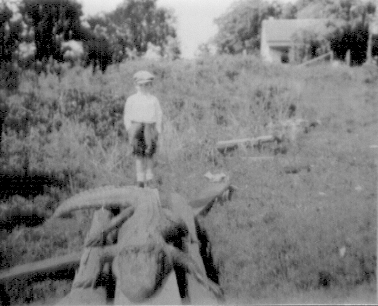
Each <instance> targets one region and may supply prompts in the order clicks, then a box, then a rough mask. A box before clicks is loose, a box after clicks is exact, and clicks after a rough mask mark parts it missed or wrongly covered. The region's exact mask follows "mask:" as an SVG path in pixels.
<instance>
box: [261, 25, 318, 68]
mask: <svg viewBox="0 0 378 306" xmlns="http://www.w3.org/2000/svg"><path fill="white" fill-rule="evenodd" d="M324 26H325V20H324V19H266V20H263V22H262V29H261V45H260V53H261V56H262V58H263V59H264V60H265V61H267V62H270V63H282V62H290V61H292V60H293V58H294V47H295V43H294V41H293V39H292V38H293V35H294V34H295V33H296V32H298V31H300V30H305V29H311V30H316V29H320V28H324Z"/></svg>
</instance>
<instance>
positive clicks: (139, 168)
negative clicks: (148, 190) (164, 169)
mask: <svg viewBox="0 0 378 306" xmlns="http://www.w3.org/2000/svg"><path fill="white" fill-rule="evenodd" d="M135 169H136V179H137V182H144V180H145V175H144V165H143V159H142V158H137V159H136V160H135Z"/></svg>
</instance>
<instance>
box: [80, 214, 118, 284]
mask: <svg viewBox="0 0 378 306" xmlns="http://www.w3.org/2000/svg"><path fill="white" fill-rule="evenodd" d="M110 218H111V213H110V212H109V211H108V210H106V209H100V210H97V211H95V212H94V214H93V219H92V224H91V228H90V229H89V232H88V234H87V236H86V239H85V240H86V241H88V239H89V238H90V237H91V236H92V235H93V234H95V233H98V232H100V231H101V229H103V228H105V227H106V226H107V225H108V223H109V222H110ZM104 239H105V237H104ZM85 244H86V243H85ZM104 244H105V240H104V241H103V242H102V245H104ZM102 251H103V248H99V247H95V248H93V247H89V248H85V249H84V252H83V255H82V256H81V259H80V267H79V270H78V271H77V273H76V275H75V279H74V282H73V284H72V288H88V287H91V288H93V287H94V285H95V282H96V280H97V277H98V275H99V274H100V272H101V268H102V267H101V265H100V262H101V257H102Z"/></svg>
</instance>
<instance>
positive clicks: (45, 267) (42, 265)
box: [0, 252, 82, 282]
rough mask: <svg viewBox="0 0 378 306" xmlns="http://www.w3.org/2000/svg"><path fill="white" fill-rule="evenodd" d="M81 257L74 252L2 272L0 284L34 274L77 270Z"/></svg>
mask: <svg viewBox="0 0 378 306" xmlns="http://www.w3.org/2000/svg"><path fill="white" fill-rule="evenodd" d="M81 256H82V252H76V253H72V254H68V255H64V256H59V257H55V258H49V259H45V260H41V261H37V262H32V263H27V264H24V265H19V266H16V267H14V268H10V269H6V270H2V271H1V274H0V282H7V281H11V280H12V279H15V278H23V279H30V278H33V277H34V276H35V275H36V274H38V275H44V274H50V273H54V272H56V271H59V270H68V269H72V268H77V267H78V266H79V263H80V258H81Z"/></svg>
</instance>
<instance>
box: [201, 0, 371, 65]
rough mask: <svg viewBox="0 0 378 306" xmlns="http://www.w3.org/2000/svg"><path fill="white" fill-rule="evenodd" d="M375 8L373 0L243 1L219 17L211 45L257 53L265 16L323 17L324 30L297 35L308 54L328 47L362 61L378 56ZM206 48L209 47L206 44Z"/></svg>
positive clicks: (228, 51) (223, 50)
mask: <svg viewBox="0 0 378 306" xmlns="http://www.w3.org/2000/svg"><path fill="white" fill-rule="evenodd" d="M375 11H376V3H375V1H373V0H297V1H296V2H294V3H290V2H289V3H281V2H278V1H273V2H267V1H264V0H239V1H236V2H234V4H233V5H231V6H230V7H229V9H228V10H227V12H226V13H225V14H223V15H222V16H220V17H219V18H217V19H215V23H216V25H217V27H218V33H217V34H216V36H215V37H214V38H213V39H212V41H210V42H209V44H210V43H211V44H214V45H215V46H216V52H217V53H220V54H239V53H243V52H244V53H253V52H256V51H258V50H259V48H260V38H261V25H262V21H263V20H264V19H268V18H269V17H273V18H275V19H304V18H317V19H320V18H321V19H325V20H326V28H325V29H324V30H323V31H321V32H319V31H302V32H299V33H297V34H296V35H295V37H293V39H294V40H296V42H297V43H298V44H299V45H301V47H302V49H304V53H306V52H310V53H311V54H310V55H311V56H317V55H320V53H321V52H322V50H323V52H324V50H327V49H328V50H332V51H333V52H334V54H335V57H336V58H337V59H340V60H344V59H345V57H346V56H347V54H348V52H349V54H350V57H351V63H352V64H362V63H364V62H365V61H366V59H367V57H369V56H378V36H377V35H372V33H371V32H372V27H371V24H372V22H373V20H374V17H375ZM376 22H377V21H376ZM314 30H316V29H314ZM369 34H370V35H371V36H372V37H370V38H371V39H370V42H371V45H370V46H369ZM202 50H205V51H206V50H209V48H206V46H202Z"/></svg>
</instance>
